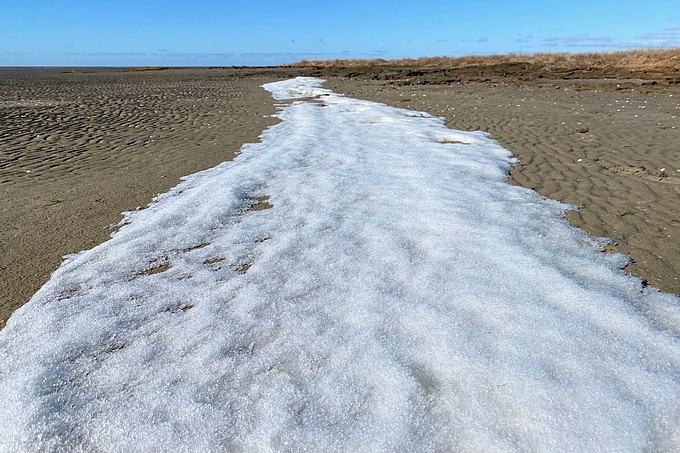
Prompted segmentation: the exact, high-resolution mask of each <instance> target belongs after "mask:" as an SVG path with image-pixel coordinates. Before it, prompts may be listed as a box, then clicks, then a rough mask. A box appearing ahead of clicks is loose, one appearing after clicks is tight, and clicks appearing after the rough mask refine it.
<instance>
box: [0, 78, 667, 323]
mask: <svg viewBox="0 0 680 453" xmlns="http://www.w3.org/2000/svg"><path fill="white" fill-rule="evenodd" d="M295 75H311V76H319V77H324V78H327V79H328V83H327V87H329V88H332V89H334V90H336V91H337V92H341V93H346V94H347V95H350V96H353V97H359V98H362V99H369V100H375V101H378V102H384V103H387V104H390V105H394V106H397V107H403V108H408V109H415V110H423V111H427V112H429V113H431V114H433V115H437V116H444V117H445V118H446V120H447V124H448V126H449V127H451V128H454V129H463V130H486V131H488V132H490V133H491V134H492V137H493V138H495V139H496V140H498V141H499V142H500V143H501V144H502V145H503V146H505V147H506V148H508V149H510V150H511V151H512V152H514V153H515V154H516V156H517V157H519V158H520V159H521V163H520V164H519V165H518V166H517V168H516V169H515V170H514V171H513V173H512V175H511V182H512V183H514V184H520V185H523V186H525V187H530V188H534V189H536V190H537V191H538V192H539V193H541V194H543V195H545V196H549V197H551V198H555V199H558V200H560V201H564V202H566V203H571V204H576V205H579V206H581V210H580V211H577V212H572V213H570V214H569V215H568V219H569V220H570V221H571V222H572V223H574V224H575V225H577V226H579V227H582V228H585V229H586V230H587V231H588V232H589V233H591V234H593V235H596V236H606V237H609V238H611V239H613V240H614V241H616V242H617V244H618V245H616V246H613V247H611V249H612V251H620V252H623V253H626V254H628V255H630V256H632V257H633V259H634V260H635V264H633V265H631V266H629V267H628V268H627V270H628V271H629V272H631V273H633V274H634V275H638V276H640V277H641V278H644V279H645V280H646V281H647V282H648V283H649V284H650V285H652V286H655V287H658V288H660V289H662V290H664V291H668V292H674V293H676V294H680V282H679V281H678V278H679V276H680V212H679V210H678V207H679V206H680V171H678V170H680V119H679V118H680V88H678V85H677V84H673V83H668V84H659V83H654V84H652V83H651V82H649V81H648V80H644V79H643V80H640V79H631V78H622V76H617V77H618V79H616V78H615V80H595V81H593V80H591V79H587V78H584V77H581V79H580V80H579V79H578V77H577V78H575V79H573V80H565V81H562V80H561V79H560V81H557V80H553V79H554V78H550V77H547V78H545V77H541V78H532V79H531V80H525V79H524V78H523V77H522V74H519V75H516V74H515V75H513V74H510V75H509V76H508V75H507V74H506V75H504V76H503V79H504V80H500V79H499V78H498V77H496V78H494V76H493V75H492V76H491V77H489V76H485V75H484V74H481V76H477V75H473V76H470V77H467V78H462V79H461V78H458V79H456V78H451V77H449V76H446V77H444V76H441V74H440V76H437V77H433V76H431V75H428V74H427V73H425V74H424V75H423V74H422V73H421V74H420V75H419V73H418V72H417V71H416V72H413V71H411V72H410V73H408V72H398V71H397V72H394V71H390V70H388V69H383V70H381V72H380V73H379V74H378V75H376V73H374V72H371V71H357V70H352V71H338V70H314V69H281V68H276V69H272V68H269V69H267V68H263V69H172V70H162V71H143V72H115V71H107V72H94V73H80V72H74V73H64V72H61V71H55V70H52V71H37V70H34V71H21V70H14V71H10V70H6V69H5V70H2V69H0V124H2V129H0V191H1V192H0V193H2V198H0V252H1V253H0V326H2V325H4V321H5V320H6V319H7V318H8V317H9V315H10V314H11V312H12V311H14V310H15V309H16V308H18V307H19V306H21V305H22V304H24V303H25V302H26V301H27V300H28V299H29V298H30V297H31V295H32V294H33V293H35V291H37V290H38V289H39V288H40V286H41V285H42V284H44V283H45V282H46V281H47V279H48V278H49V275H50V274H51V272H52V271H54V270H55V269H56V268H57V266H58V265H59V263H60V262H61V259H62V256H63V255H66V254H70V253H76V252H78V251H80V250H84V249H89V248H91V247H93V246H94V245H96V244H98V243H101V242H103V241H105V240H106V239H107V238H108V237H109V234H110V232H111V229H110V228H109V226H110V225H115V224H117V223H118V222H119V221H120V220H121V219H122V216H121V212H123V211H127V210H133V209H136V208H137V207H143V206H146V205H147V204H148V203H149V202H150V201H151V199H152V198H153V196H154V195H156V194H158V193H162V192H164V191H167V190H168V189H169V188H171V187H173V186H175V185H176V184H177V183H178V182H179V178H180V177H181V176H183V175H187V174H191V173H194V172H196V171H199V170H202V169H206V168H210V167H212V166H214V165H216V164H218V163H219V162H222V161H224V160H227V159H231V158H233V156H234V155H235V153H236V152H237V151H238V149H239V148H240V147H241V145H242V144H243V143H245V142H255V141H257V140H258V136H259V134H260V133H261V132H262V130H264V129H265V128H266V127H267V126H269V125H271V124H273V123H274V122H275V121H276V120H275V119H273V118H271V117H270V115H271V114H272V113H274V112H275V101H274V100H273V99H272V98H271V97H270V95H269V93H268V92H266V91H265V90H263V89H261V88H260V85H262V84H263V83H266V82H269V81H274V80H281V79H283V78H287V77H292V76H295ZM497 79H498V80H497ZM619 82H620V83H619ZM617 85H618V86H617ZM662 169H663V170H662Z"/></svg>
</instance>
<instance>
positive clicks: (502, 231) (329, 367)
mask: <svg viewBox="0 0 680 453" xmlns="http://www.w3.org/2000/svg"><path fill="white" fill-rule="evenodd" d="M320 84H321V81H320V80H318V79H308V78H298V79H295V80H291V81H286V82H279V83H274V84H268V85H265V88H266V89H268V90H270V91H271V92H272V93H273V94H274V95H275V96H276V97H277V98H278V99H286V98H294V97H302V96H314V95H323V96H321V97H320V99H321V100H322V101H323V105H320V103H319V102H307V101H297V102H294V103H292V104H291V105H289V106H286V107H284V108H282V110H281V111H280V113H279V114H278V116H279V117H280V119H281V120H282V122H281V123H280V124H277V125H275V126H273V127H271V128H269V129H268V130H266V131H265V132H264V133H263V134H262V142H261V143H259V144H248V145H245V146H244V147H243V150H242V154H241V155H240V156H239V157H238V158H237V159H235V160H234V161H233V162H226V163H223V164H221V165H219V166H217V167H215V168H212V169H210V170H206V171H203V172H200V173H197V174H194V175H191V176H188V177H186V178H185V180H184V181H183V182H182V183H181V184H179V185H178V186H177V187H175V188H174V189H172V190H171V191H170V192H168V193H166V194H163V195H160V196H158V197H157V199H156V200H155V202H154V203H152V204H151V205H150V206H149V207H148V208H146V209H143V210H139V211H136V212H132V213H128V214H127V216H126V220H125V223H126V224H125V225H124V226H123V227H122V228H121V229H120V231H118V232H117V233H115V234H114V235H113V236H112V239H111V240H109V241H108V242H106V243H104V244H102V245H100V246H98V247H95V248H94V249H92V250H89V251H85V252H81V253H79V254H76V255H73V256H70V257H68V258H67V259H66V261H65V262H64V263H63V264H62V266H61V267H60V268H59V269H58V270H57V271H56V272H55V273H54V275H53V276H52V279H51V280H50V281H49V282H48V283H47V284H46V285H45V286H44V287H43V288H42V289H41V290H40V291H39V292H38V293H37V294H36V295H35V296H34V297H33V299H32V300H31V301H30V302H29V303H28V304H26V305H25V306H24V307H23V308H21V309H20V310H18V311H17V312H16V313H15V314H14V316H12V318H11V319H10V320H9V322H8V324H7V327H6V328H5V329H4V330H3V331H2V332H0V393H1V395H2V396H1V398H2V404H1V405H0V450H2V451H40V450H45V451H54V450H57V451H58V450H63V451H76V450H85V451H100V450H102V451H218V450H228V451H248V452H256V451H305V450H307V451H351V452H354V451H369V452H373V451H483V452H488V451H551V452H554V451H677V450H678V449H680V404H678V403H679V402H680V345H679V341H678V339H679V334H680V328H679V326H680V310H679V306H680V304H679V302H680V301H679V300H678V298H676V297H674V296H672V295H668V294H663V293H659V292H657V291H656V290H653V289H649V288H647V289H645V288H643V287H642V285H641V283H640V281H639V280H638V279H635V278H632V277H630V276H627V275H626V274H624V273H623V272H622V271H620V267H621V266H622V265H624V264H625V263H626V258H625V257H624V256H621V255H612V254H605V253H601V252H600V248H601V245H602V242H601V241H598V240H596V239H593V238H590V237H588V236H586V235H585V234H584V233H583V232H582V231H580V230H578V229H575V228H573V227H571V226H570V225H569V224H568V223H567V222H566V221H565V220H563V218H562V216H563V213H564V211H565V209H567V208H568V207H567V206H565V205H562V204H559V203H557V202H555V201H552V200H549V199H545V198H542V197H540V196H539V195H537V194H536V193H534V192H532V191H530V190H526V189H523V188H520V187H513V186H509V185H508V184H507V183H506V177H507V173H508V171H509V170H510V168H511V165H512V163H513V162H512V159H511V155H510V152H508V151H507V150H505V149H503V148H502V147H500V146H499V145H498V144H497V143H496V142H494V141H493V140H491V139H490V138H489V137H488V136H487V135H486V134H483V133H479V132H459V131H453V130H449V129H447V128H446V127H445V126H444V122H443V120H442V119H440V118H433V117H430V116H429V115H427V114H424V113H419V112H413V111H408V110H400V109H395V108H391V107H388V106H385V105H381V104H376V103H371V102H365V101H360V100H355V99H349V98H345V97H342V96H338V95H335V94H332V93H331V92H329V91H328V90H323V89H321V88H319V86H320ZM267 196H268V197H269V199H268V203H271V205H272V206H273V207H272V208H271V209H263V210H259V209H258V210H256V209H251V208H252V206H253V205H254V204H256V203H258V200H262V198H261V197H267ZM261 204H262V205H266V203H265V202H263V203H261Z"/></svg>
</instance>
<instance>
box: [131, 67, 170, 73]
mask: <svg viewBox="0 0 680 453" xmlns="http://www.w3.org/2000/svg"><path fill="white" fill-rule="evenodd" d="M164 69H166V68H162V67H160V66H143V67H139V68H125V69H124V70H123V72H145V71H162V70H164Z"/></svg>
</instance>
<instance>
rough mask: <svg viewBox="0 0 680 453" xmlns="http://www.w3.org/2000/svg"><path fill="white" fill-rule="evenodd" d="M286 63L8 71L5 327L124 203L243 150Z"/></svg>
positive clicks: (264, 121)
mask: <svg viewBox="0 0 680 453" xmlns="http://www.w3.org/2000/svg"><path fill="white" fill-rule="evenodd" d="M285 77H287V74H286V73H285V72H283V73H279V72H276V71H274V72H272V71H266V70H260V71H248V70H235V69H232V70H230V69H181V70H163V71H153V72H141V73H136V72H126V73H124V72H102V73H58V72H56V73H41V72H40V71H26V72H22V71H5V72H4V73H3V72H0V121H1V124H2V129H1V130H0V194H2V196H1V197H0V327H2V326H4V323H5V321H6V320H7V318H8V317H9V315H10V314H11V313H12V312H13V311H14V310H15V309H16V308H18V307H19V306H21V305H22V304H24V303H25V302H26V301H27V300H28V299H29V298H30V297H31V296H32V295H33V294H34V293H35V292H36V291H37V290H38V289H39V288H40V286H42V285H43V284H44V283H45V282H46V281H47V280H48V278H49V276H50V274H51V273H52V272H53V271H54V270H55V269H56V268H57V267H58V266H59V264H60V263H61V260H62V256H63V255H66V254H70V253H76V252H78V251H80V250H84V249H89V248H91V247H93V246H94V245H96V244H99V243H101V242H103V241H105V240H106V239H108V237H109V234H110V233H111V230H110V229H109V228H106V227H107V226H108V225H111V224H116V223H118V222H119V221H120V220H121V218H122V217H121V212H123V211H128V210H134V209H136V208H137V207H139V206H146V205H147V204H148V203H149V202H150V201H151V199H152V197H153V196H154V195H156V194H158V193H162V192H165V191H167V190H168V189H170V188H171V187H173V186H175V185H177V183H178V182H179V178H180V177H181V176H184V175H188V174H191V173H195V172H197V171H200V170H203V169H206V168H210V167H213V166H215V165H217V164H218V163H220V162H222V161H225V160H229V159H231V158H233V156H234V155H235V153H236V152H237V151H238V150H239V149H240V147H241V146H242V144H243V143H245V142H256V141H258V140H259V138H258V136H259V134H260V133H261V132H262V131H263V130H264V129H265V128H266V127H267V126H269V125H271V124H273V123H274V122H275V119H273V118H271V117H270V115H271V114H273V113H274V112H275V108H274V100H273V99H272V98H271V96H270V95H269V93H268V92H266V91H265V90H263V89H262V88H260V85H261V84H263V83H266V82H269V81H272V80H275V79H281V78H285Z"/></svg>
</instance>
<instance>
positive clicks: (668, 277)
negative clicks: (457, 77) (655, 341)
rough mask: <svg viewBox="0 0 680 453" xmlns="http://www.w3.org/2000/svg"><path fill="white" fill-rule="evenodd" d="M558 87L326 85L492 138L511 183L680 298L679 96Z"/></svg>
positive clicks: (664, 89) (670, 90) (613, 87)
mask: <svg viewBox="0 0 680 453" xmlns="http://www.w3.org/2000/svg"><path fill="white" fill-rule="evenodd" d="M379 78H380V77H376V79H379ZM407 79H408V80H407ZM560 84H561V81H550V82H548V83H546V82H545V81H543V80H537V81H536V83H533V82H531V81H525V80H522V81H520V82H518V83H491V82H489V81H486V82H475V81H467V83H458V82H452V81H446V80H443V81H440V82H438V81H437V80H429V81H427V84H419V83H418V80H417V77H413V76H411V77H407V78H406V79H403V80H401V81H400V80H360V78H357V77H330V78H329V81H328V83H327V84H326V87H328V88H331V89H333V90H335V91H337V92H340V93H346V94H347V95H349V96H352V97H358V98H361V99H368V100H373V101H377V102H383V103H386V104H389V105H393V106H396V107H403V108H408V109H415V110H422V111H426V112H428V113H430V114H432V115H436V116H443V117H445V118H446V122H447V125H448V126H449V127H451V128H454V129H462V130H484V131H487V132H490V133H491V134H492V138H494V139H496V140H498V141H499V142H500V144H501V145H502V146H504V147H506V148H507V149H509V150H511V151H512V152H513V153H515V155H516V156H517V157H518V158H519V159H520V161H521V162H520V164H519V165H517V167H516V168H515V170H514V171H513V172H512V174H511V180H510V182H511V183H513V184H519V185H522V186H524V187H528V188H532V189H535V190H536V191H538V192H539V193H541V194H542V195H545V196H547V197H550V198H553V199H557V200H560V201H563V202H565V203H570V204H575V205H578V206H581V209H580V210H579V211H572V212H569V213H568V215H567V218H568V220H569V221H570V222H572V223H573V224H574V225H576V226H578V227H580V228H583V229H585V230H586V231H588V232H589V233H590V234H592V235H595V236H604V237H608V238H611V239H613V240H614V241H616V242H617V244H618V245H617V246H615V247H611V248H609V250H608V251H617V252H622V253H625V254H627V255H630V256H631V257H632V258H633V259H634V264H631V265H629V266H628V267H627V268H626V270H627V271H628V272H630V273H631V274H633V275H636V276H639V277H641V278H643V279H644V280H646V281H647V282H648V283H649V284H650V285H652V286H654V287H657V288H659V289H661V290H663V291H667V292H671V293H675V294H680V280H679V279H680V184H678V183H679V182H680V89H679V88H678V87H677V86H676V85H669V86H661V85H655V86H654V87H653V88H654V89H653V90H643V89H640V87H635V86H631V87H628V86H627V87H626V89H625V90H621V84H620V83H618V82H617V81H616V80H610V81H608V82H607V84H608V85H607V86H605V84H604V83H602V84H600V85H598V87H597V88H601V89H593V87H592V86H590V84H588V81H586V83H585V84H581V83H580V82H579V81H578V80H569V81H568V85H567V89H566V90H565V89H564V86H560ZM581 85H584V86H583V87H582V86H581ZM580 88H584V89H583V90H582V89H580ZM643 88H644V87H643Z"/></svg>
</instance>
